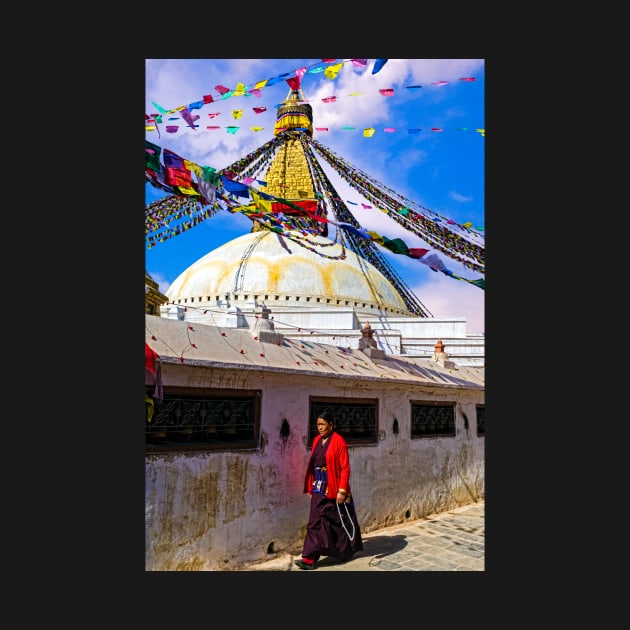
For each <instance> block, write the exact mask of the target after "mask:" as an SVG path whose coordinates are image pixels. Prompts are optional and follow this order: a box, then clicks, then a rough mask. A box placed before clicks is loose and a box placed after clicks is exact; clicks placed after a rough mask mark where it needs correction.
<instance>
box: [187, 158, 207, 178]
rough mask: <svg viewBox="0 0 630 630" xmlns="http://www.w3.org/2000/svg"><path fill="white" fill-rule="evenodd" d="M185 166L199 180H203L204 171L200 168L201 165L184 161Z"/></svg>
mask: <svg viewBox="0 0 630 630" xmlns="http://www.w3.org/2000/svg"><path fill="white" fill-rule="evenodd" d="M184 166H185V167H186V168H187V169H188V170H189V171H192V172H193V173H194V174H195V175H197V176H198V177H199V178H203V169H202V168H201V166H199V164H197V163H195V162H191V161H190V160H184Z"/></svg>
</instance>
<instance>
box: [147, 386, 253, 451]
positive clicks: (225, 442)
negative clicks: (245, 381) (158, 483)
mask: <svg viewBox="0 0 630 630" xmlns="http://www.w3.org/2000/svg"><path fill="white" fill-rule="evenodd" d="M260 397H261V394H260V392H258V391H254V392H248V393H243V392H241V391H240V390H239V391H238V393H236V392H234V393H231V392H225V391H221V392H216V393H212V392H206V393H204V394H202V395H200V394H197V393H194V394H193V393H188V392H169V393H166V392H165V393H164V399H163V400H158V399H155V400H153V410H152V413H151V414H150V415H151V418H150V420H149V414H147V418H146V419H145V444H146V450H147V452H162V451H166V450H217V449H219V450H225V449H230V450H231V449H243V448H255V447H256V445H257V442H258V431H259V418H260Z"/></svg>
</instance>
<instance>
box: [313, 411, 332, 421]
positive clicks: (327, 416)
mask: <svg viewBox="0 0 630 630" xmlns="http://www.w3.org/2000/svg"><path fill="white" fill-rule="evenodd" d="M320 418H321V419H322V420H326V422H328V424H333V419H332V415H331V413H330V411H322V412H321V413H318V414H317V418H316V419H317V420H319V419H320Z"/></svg>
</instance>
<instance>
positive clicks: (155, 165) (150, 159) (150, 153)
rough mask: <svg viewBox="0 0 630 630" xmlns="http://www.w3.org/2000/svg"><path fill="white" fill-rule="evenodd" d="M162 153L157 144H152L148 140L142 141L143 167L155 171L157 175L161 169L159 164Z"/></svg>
mask: <svg viewBox="0 0 630 630" xmlns="http://www.w3.org/2000/svg"><path fill="white" fill-rule="evenodd" d="M161 152H162V149H161V147H158V145H157V144H153V143H152V142H149V141H148V140H145V141H144V165H145V167H146V168H150V169H151V170H153V171H157V172H158V173H159V172H160V170H161V169H162V164H161V163H160V153H161Z"/></svg>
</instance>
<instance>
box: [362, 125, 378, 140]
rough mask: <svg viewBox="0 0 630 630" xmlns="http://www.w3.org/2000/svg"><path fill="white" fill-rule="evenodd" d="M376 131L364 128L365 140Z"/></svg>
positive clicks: (372, 128) (371, 128)
mask: <svg viewBox="0 0 630 630" xmlns="http://www.w3.org/2000/svg"><path fill="white" fill-rule="evenodd" d="M375 131H376V129H374V127H366V128H365V129H364V130H363V136H364V137H366V138H371V137H372V136H373V135H374V132H375Z"/></svg>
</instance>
